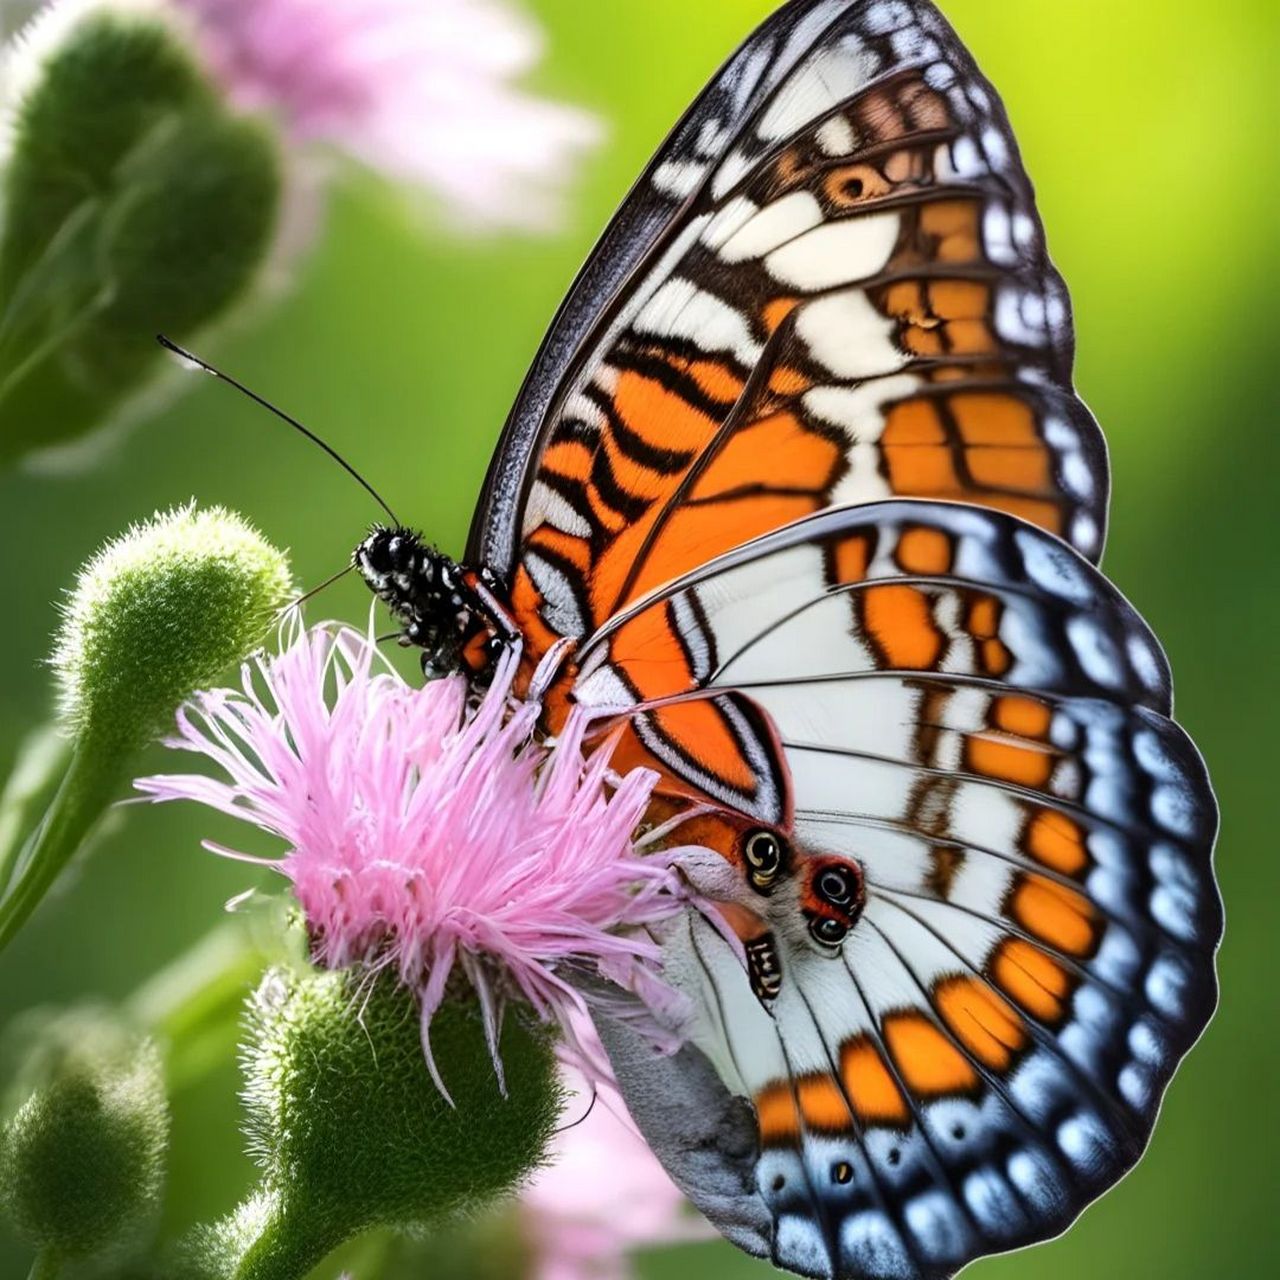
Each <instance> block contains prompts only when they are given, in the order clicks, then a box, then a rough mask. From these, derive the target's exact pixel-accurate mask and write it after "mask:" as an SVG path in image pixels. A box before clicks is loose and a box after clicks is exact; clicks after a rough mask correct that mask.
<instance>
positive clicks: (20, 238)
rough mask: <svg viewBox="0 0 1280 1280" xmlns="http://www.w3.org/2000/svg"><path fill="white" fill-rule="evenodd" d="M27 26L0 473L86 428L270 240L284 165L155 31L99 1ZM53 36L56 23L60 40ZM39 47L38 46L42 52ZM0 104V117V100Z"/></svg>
mask: <svg viewBox="0 0 1280 1280" xmlns="http://www.w3.org/2000/svg"><path fill="white" fill-rule="evenodd" d="M44 24H45V32H44V33H43V34H44V35H47V34H48V32H50V31H52V32H54V34H55V35H56V38H55V39H53V40H52V42H50V40H48V39H45V38H43V36H42V32H41V29H40V28H41V24H40V23H37V24H36V35H35V38H34V39H33V40H32V41H31V42H30V45H31V48H32V49H33V50H34V51H33V52H28V46H27V44H26V43H25V42H24V41H23V40H22V39H21V38H20V39H19V41H18V42H17V43H16V44H14V45H13V46H12V48H11V51H10V52H9V55H8V58H7V59H6V65H5V66H4V67H2V68H0V70H3V71H4V72H5V73H7V74H8V76H9V78H10V79H11V80H13V81H14V82H16V83H17V84H18V85H19V87H18V88H17V89H16V90H11V93H16V94H17V95H18V100H17V101H16V102H10V103H9V104H8V107H9V113H10V114H11V116H12V120H13V126H12V130H11V135H10V139H9V145H8V149H7V154H6V155H3V156H0V165H3V173H0V214H2V215H3V216H0V227H2V228H3V230H2V233H0V298H3V299H4V307H3V309H0V464H3V463H5V462H9V461H11V460H13V459H14V458H16V457H18V456H20V455H21V454H23V453H25V452H27V451H29V450H31V449H33V448H39V447H44V446H48V445H52V444H57V443H59V442H62V441H66V440H69V439H72V438H74V437H76V436H79V435H81V434H83V433H84V432H86V431H88V430H89V429H91V428H92V427H94V426H97V425H99V424H100V423H101V422H103V421H104V420H105V419H106V418H107V417H108V416H109V415H111V414H113V413H114V412H115V411H116V410H117V408H118V406H119V405H120V404H121V402H123V401H124V400H125V399H126V398H127V397H129V396H130V395H132V394H133V393H135V392H137V391H138V390H139V389H140V388H142V387H143V386H144V385H145V384H146V383H147V381H148V380H149V379H150V378H151V377H152V375H154V374H155V373H156V372H157V371H159V370H161V369H162V368H163V367H164V365H163V358H162V355H161V353H160V351H159V350H158V349H157V347H156V344H155V340H154V337H155V334H156V333H157V332H167V333H170V334H172V335H173V336H175V337H181V336H183V335H184V334H189V333H191V332H193V331H194V330H196V329H198V328H200V327H201V326H203V325H206V324H208V323H209V322H210V321H212V320H213V319H215V318H216V317H217V316H218V315H220V314H221V313H222V312H224V311H225V309H226V308H227V307H228V306H229V305H230V304H231V303H232V302H234V301H235V300H236V299H238V298H240V297H241V296H243V295H244V294H245V293H246V291H247V289H248V287H249V286H250V285H251V283H252V282H253V280H254V279H255V277H256V275H257V274H258V271H259V269H260V267H261V266H262V264H263V261H264V259H265V257H266V255H267V253H268V250H269V248H270V246H271V244H272V242H273V240H274V238H275V232H276V227H277V222H278V211H279V204H280V196H281V186H282V166H281V160H280V157H279V154H278V152H277V150H276V147H275V143H274V141H273V139H272V137H271V135H270V134H269V133H267V132H266V131H265V129H264V128H263V127H262V126H261V125H259V124H258V123H257V122H255V121H251V120H248V119H246V118H244V117H242V116H238V115H234V114H232V113H231V112H230V111H229V110H228V109H227V107H226V106H225V105H224V103H223V101H222V99H221V98H220V97H219V96H218V94H217V93H216V92H215V91H214V89H213V88H212V87H211V85H210V84H209V83H208V81H207V80H206V78H205V76H204V74H203V72H202V71H201V70H200V68H199V66H198V65H197V63H196V61H195V60H194V58H193V57H192V55H191V53H190V52H189V51H188V49H187V48H186V46H185V45H184V43H183V41H182V39H181V38H180V37H179V35H178V34H177V33H176V32H175V31H174V30H173V29H171V27H170V26H169V25H168V24H167V23H166V22H165V21H164V20H163V16H162V13H161V11H159V10H157V12H156V13H154V14H151V13H147V12H143V11H141V10H140V9H138V8H136V7H134V8H129V7H126V6H113V5H112V4H110V3H107V2H106V0H104V2H103V3H102V4H100V5H96V6H92V5H91V6H88V7H86V8H85V9H84V12H83V13H82V14H80V15H79V16H78V17H77V18H76V20H74V21H72V22H70V24H67V23H66V22H65V21H64V20H62V19H61V17H60V15H58V14H57V13H56V12H55V13H54V14H52V15H51V17H50V18H49V19H45V20H44ZM63 27H66V29H65V30H64V29H63ZM50 44H51V47H46V46H50ZM3 105H4V104H3V103H0V107H3Z"/></svg>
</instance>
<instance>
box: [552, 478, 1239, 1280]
mask: <svg viewBox="0 0 1280 1280" xmlns="http://www.w3.org/2000/svg"><path fill="white" fill-rule="evenodd" d="M875 601H879V602H880V603H875ZM646 619H648V620H649V622H648V623H646ZM653 620H660V621H661V625H662V626H664V627H672V628H685V629H692V628H696V629H697V631H698V634H697V635H683V636H680V637H679V638H678V643H677V645H676V648H678V649H679V651H681V652H684V653H689V654H698V655H700V657H699V658H698V659H697V661H696V662H686V663H685V665H683V666H682V665H681V664H679V663H675V662H671V661H666V662H663V661H661V660H660V651H658V650H655V649H653V648H651V647H650V646H639V647H633V646H630V645H629V643H628V629H629V628H633V627H639V628H640V629H641V630H644V628H645V627H646V625H649V624H651V623H652V622H653ZM801 637H804V638H803V640H801ZM646 655H654V656H656V657H658V658H659V660H658V661H656V662H654V663H653V664H652V665H651V666H650V668H649V669H648V670H647V671H645V672H643V673H641V675H640V678H639V679H638V680H637V679H635V678H633V675H632V673H631V670H630V668H631V666H633V665H635V664H636V663H637V662H639V663H644V662H645V661H646V660H647V659H646ZM664 681H665V684H664V683H663V682H664ZM641 684H643V686H644V694H643V698H642V699H637V706H636V709H635V711H634V715H635V716H636V717H637V718H638V719H639V720H640V722H641V724H643V722H644V719H645V717H648V716H652V715H654V714H656V713H657V712H658V711H660V710H661V709H662V708H663V707H666V706H691V705H695V704H698V703H703V704H710V705H712V706H714V705H716V704H717V703H718V702H720V701H721V700H723V699H725V698H728V697H733V698H734V699H738V700H740V701H741V700H745V702H747V703H749V704H750V705H751V706H752V707H753V708H754V713H755V716H756V718H757V721H758V722H759V724H760V725H761V726H763V727H762V728H760V729H759V730H758V732H757V733H756V734H755V736H754V738H753V741H754V743H755V745H756V748H757V749H758V750H760V751H761V752H765V753H769V752H776V753H777V755H778V757H779V759H780V761H781V762H782V763H781V765H780V767H779V772H780V774H781V776H783V777H784V778H786V779H787V780H788V783H789V787H790V793H789V795H788V796H787V798H786V802H785V806H784V807H785V812H786V819H785V821H786V823H787V826H786V830H787V833H788V835H789V837H790V839H791V840H792V841H793V843H794V846H795V849H796V851H797V861H798V863H799V865H800V867H801V868H803V865H804V862H805V860H806V859H813V858H832V857H834V858H838V859H843V860H848V861H850V862H852V863H855V864H856V865H858V866H859V867H860V868H861V871H862V874H863V876H864V877H865V890H866V905H865V908H864V910H863V911H862V914H861V917H860V918H859V919H858V921H857V923H856V924H855V925H854V926H853V928H852V929H851V930H850V932H849V934H848V936H847V938H846V939H845V940H844V942H843V944H842V945H841V946H840V947H839V948H838V949H837V950H835V951H832V950H830V949H824V948H821V947H817V946H814V945H812V944H811V943H810V941H809V939H808V937H807V936H806V935H805V934H804V932H803V930H797V929H794V928H792V929H790V931H788V926H787V923H786V920H787V917H786V916H784V915H779V916H773V917H768V918H769V919H770V921H771V924H772V927H773V930H774V940H775V943H776V945H777V948H778V961H779V964H780V967H781V974H782V981H781V984H780V989H779V991H778V994H777V995H776V996H775V997H772V998H769V999H761V998H760V997H759V995H758V993H757V992H756V991H755V990H753V988H752V986H751V983H750V981H749V977H748V974H747V973H746V972H745V971H744V968H743V965H742V963H741V960H740V959H739V956H738V955H737V954H736V953H735V951H734V949H733V948H731V947H730V946H729V945H728V944H727V943H726V942H725V940H724V937H723V935H722V933H721V932H720V931H719V930H717V929H715V928H713V927H711V926H710V925H709V924H708V923H707V922H706V921H705V920H703V919H700V918H698V917H690V918H689V919H687V920H686V921H685V922H683V923H682V925H681V926H680V928H678V929H677V930H675V931H674V932H673V933H672V935H671V937H669V938H668V939H667V940H666V947H667V966H668V972H669V973H671V974H673V975H676V976H677V977H678V978H679V980H680V981H681V982H682V984H683V985H684V986H685V987H686V989H687V990H688V991H689V993H690V994H691V995H692V997H693V999H694V1003H695V1005H696V1007H697V1008H698V1009H699V1010H700V1011H702V1012H701V1020H700V1024H699V1028H698V1034H697V1036H696V1043H697V1044H698V1046H699V1048H700V1050H701V1051H702V1052H703V1053H705V1054H706V1056H707V1059H708V1060H709V1061H710V1062H711V1063H712V1064H713V1065H714V1067H715V1069H716V1071H717V1073H718V1075H719V1077H720V1079H721V1080H722V1082H723V1083H724V1087H725V1091H726V1094H727V1095H728V1096H729V1097H730V1098H738V1099H745V1100H749V1101H750V1102H751V1104H752V1106H753V1108H754V1111H755V1115H756V1117H757V1129H758V1136H759V1142H760V1150H759V1158H758V1161H757V1163H756V1167H755V1173H756V1177H755V1185H754V1188H753V1190H754V1195H755V1196H756V1197H758V1199H759V1203H760V1205H763V1206H764V1208H765V1209H766V1211H767V1213H768V1215H769V1216H770V1218H771V1219H772V1221H773V1223H774V1229H773V1232H772V1234H771V1235H770V1236H769V1241H768V1243H769V1251H770V1252H771V1253H772V1256H773V1257H774V1260H775V1261H776V1262H778V1263H780V1264H782V1265H784V1266H787V1267H789V1268H791V1269H793V1270H798V1271H801V1272H805V1273H807V1274H813V1275H830V1276H848V1277H853V1276H886V1277H888V1276H904V1277H912V1276H928V1277H941V1276H947V1275H951V1274H953V1273H954V1272H955V1271H956V1270H957V1269H958V1268H959V1267H960V1266H962V1265H963V1264H964V1263H965V1262H967V1261H968V1260H970V1259H971V1258H973V1257H975V1256H978V1255H981V1254H984V1253H991V1252H998V1251H1001V1250H1004V1249H1008V1248H1012V1247H1015V1246H1017V1245H1021V1244H1026V1243H1029V1242H1032V1241H1034V1240H1038V1239H1043V1238H1045V1237H1046V1236H1049V1235H1052V1234H1056V1233H1057V1232H1058V1231H1060V1230H1062V1229H1063V1228H1064V1227H1065V1226H1066V1225H1067V1224H1068V1223H1069V1222H1070V1221H1071V1220H1072V1219H1073V1218H1074V1217H1075V1216H1076V1215H1077V1214H1078V1213H1079V1211H1080V1210H1081V1209H1082V1208H1083V1207H1084V1206H1085V1205H1086V1204H1087V1203H1089V1201H1091V1200H1092V1199H1094V1198H1095V1197H1096V1196H1097V1195H1099V1194H1101V1192H1102V1191H1104V1190H1105V1189H1106V1188H1107V1187H1108V1186H1110V1185H1111V1184H1112V1183H1113V1182H1115V1181H1116V1180H1117V1179H1118V1178H1119V1177H1120V1176H1121V1175H1122V1174H1123V1173H1124V1172H1125V1170H1127V1169H1128V1168H1129V1167H1130V1166H1131V1165H1132V1164H1133V1163H1134V1161H1135V1160H1136V1159H1137V1157H1138V1156H1139V1155H1140V1154H1141V1151H1142V1149H1143V1148H1144V1146H1145V1144H1146V1141H1147V1137H1148V1136H1149V1133H1150V1130H1151V1126H1152V1124H1153V1123H1154V1119H1155V1114H1156V1109H1157V1106H1158V1103H1159V1099H1160V1096H1161V1093H1162V1091H1163V1088H1164V1086H1165V1084H1166V1083H1167V1082H1168V1080H1169V1078H1170V1076H1171V1075H1172V1072H1173V1070H1174V1068H1175V1067H1176V1065H1177V1062H1178V1060H1179V1059H1180V1057H1181V1055H1182V1054H1183V1053H1184V1052H1185V1051H1186V1050H1187V1048H1189V1046H1190V1044H1191V1043H1192V1042H1193V1041H1194V1040H1195V1038H1196V1037H1197V1036H1198V1034H1199V1032H1200V1030H1201V1029H1202V1028H1203V1026H1204V1024H1205V1022H1206V1021H1207V1019H1208V1017H1209V1015H1210V1013H1211V1012H1212V1008H1213V1004H1214V999H1215V984H1214V973H1213V954H1214V949H1215V947H1216V943H1217V940H1218V937H1219V934H1220V929H1221V913H1220V906H1219V902H1218V898H1217V894H1216V890H1215V888H1214V884H1213V879H1212V871H1211V867H1210V852H1211V848H1212V841H1213V836H1214V831H1215V827H1216V811H1215V807H1214V802H1213V797H1212V793H1211V792H1210V790H1209V785H1208V781H1207V778H1206V776H1205V773H1204V769H1203V766H1202V764H1201V763H1200V760H1199V757H1198V755H1197V754H1196V752H1195V749H1194V747H1193V746H1192V745H1191V744H1190V742H1189V740H1188V739H1187V738H1186V736H1185V735H1184V734H1183V733H1182V731H1181V730H1180V729H1179V728H1178V727H1177V726H1176V725H1175V724H1174V723H1173V722H1172V721H1171V720H1170V719H1169V718H1168V715H1169V710H1170V704H1171V693H1170V683H1169V677H1168V670H1167V667H1166V665H1165V661H1164V658H1163V655H1162V654H1161V652H1160V650H1159V648H1158V646H1157V645H1156V643H1155V641H1154V639H1153V638H1152V636H1151V634H1150V632H1149V631H1148V630H1147V628H1146V627H1145V625H1144V624H1143V623H1142V621H1141V620H1140V619H1139V618H1138V617H1137V615H1136V614H1135V613H1134V612H1133V610H1132V609H1131V608H1130V607H1129V606H1128V604H1127V603H1126V602H1125V601H1124V600H1123V599H1122V598H1121V597H1120V596H1119V594H1118V593H1117V592H1116V591H1115V589H1114V588H1113V587H1111V586H1110V584H1108V583H1107V582H1106V580H1105V579H1104V578H1103V577H1102V576H1101V575H1100V574H1099V573H1098V572H1097V571H1096V570H1094V569H1093V568H1092V566H1090V565H1089V564H1088V563H1087V562H1086V561H1085V560H1084V559H1083V558H1081V557H1080V556H1079V555H1078V554H1076V553H1075V552H1073V551H1072V550H1071V549H1070V548H1068V547H1066V546H1065V544H1063V543H1061V542H1060V541H1058V540H1057V539H1055V538H1053V537H1051V536H1050V535H1047V534H1045V533H1043V532H1042V531H1039V530H1037V529H1034V528H1032V527H1031V526H1029V525H1027V524H1025V523H1024V522H1022V521H1019V520H1017V519H1014V518H1011V517H1009V516H1006V515H1003V514H1000V513H995V512H984V511H980V510H976V509H970V508H964V507H960V506H956V505H949V504H933V503H922V502H911V501H908V502H897V503H882V504H873V505H869V506H866V507H860V508H850V509H843V510H836V511H831V512H826V513H823V514H820V515H817V516H814V517H811V518H810V519H808V520H806V521H802V522H800V523H798V524H796V525H792V526H790V527H788V528H787V529H785V530H783V531H781V532H778V533H775V534H772V535H769V536H767V537H765V538H763V539H760V540H758V541H757V542H755V543H752V544H750V545H748V546H746V547H744V548H740V549H738V550H737V551H735V552H732V553H730V554H728V555H726V556H724V557H722V558H721V559H719V560H717V561H715V562H712V563H711V564H709V565H707V566H704V567H702V568H700V569H699V570H697V571H695V572H693V573H691V574H689V575H687V576H686V577H685V578H684V579H683V580H681V581H679V582H677V583H675V584H671V585H669V586H668V587H666V588H663V589H661V590H660V591H658V592H655V593H654V594H653V595H652V596H651V597H649V598H648V599H647V600H645V601H643V602H641V603H640V604H638V605H637V606H636V607H635V608H634V609H633V610H631V611H629V612H628V613H627V614H624V615H623V616H622V617H620V618H618V619H616V620H614V621H612V622H611V623H610V624H609V625H608V626H607V627H606V628H604V629H602V631H601V633H600V634H599V635H598V636H597V637H596V638H594V639H593V640H592V641H590V642H588V644H587V645H586V646H585V647H584V650H583V665H582V674H581V675H580V677H579V683H578V686H577V688H576V694H575V696H577V697H578V698H579V699H580V700H581V701H582V702H584V703H585V704H586V705H588V706H591V705H594V701H593V700H594V699H596V698H597V697H599V696H602V695H607V701H606V702H605V703H601V704H600V705H601V706H602V707H603V706H605V705H607V706H608V707H609V708H610V709H611V710H610V713H611V714H612V715H617V714H618V712H619V710H620V708H619V700H620V698H621V697H622V691H624V690H626V689H627V688H637V689H638V688H639V687H640V685H641ZM641 702H642V703H643V705H640V703H641ZM674 746H675V747H676V748H678V749H680V750H684V751H686V752H688V753H689V754H690V755H691V756H696V754H697V753H698V752H699V751H704V750H705V739H704V738H703V737H702V736H701V735H696V736H695V737H694V738H692V739H691V740H690V741H688V742H686V743H681V742H679V741H678V740H676V741H675V742H674ZM633 749H634V750H635V751H637V752H641V751H644V750H647V749H648V748H647V747H646V745H645V739H644V735H643V733H640V734H638V735H637V740H636V742H635V744H634V748H633ZM705 763H706V762H703V764H704V765H705ZM663 765H664V767H665V768H667V769H670V770H672V771H673V772H675V773H676V774H677V776H678V777H681V778H685V779H688V778H689V777H690V776H691V774H692V773H693V771H691V770H685V771H684V772H683V773H681V771H680V762H679V758H678V756H676V755H668V757H666V758H665V759H664V760H663ZM719 769H720V772H722V773H728V772H730V766H727V765H720V766H719ZM704 772H705V769H704ZM710 799H711V800H712V801H713V802H719V803H721V804H726V805H727V806H728V807H731V808H734V806H732V804H731V803H729V802H727V801H726V800H724V799H723V798H722V797H718V796H715V795H714V794H712V795H711V796H710ZM735 811H736V809H735ZM761 820H764V819H761ZM766 915H767V911H766ZM636 1070H637V1074H638V1076H643V1075H644V1074H645V1073H653V1072H660V1071H661V1070H662V1068H661V1067H660V1066H658V1065H655V1064H652V1063H650V1064H648V1065H644V1066H641V1067H639V1068H636ZM626 1071H627V1068H625V1067H624V1068H623V1081H622V1082H623V1086H624V1089H627V1088H628V1087H629V1086H628V1080H627V1078H626ZM669 1084H670V1088H671V1090H672V1091H673V1093H672V1096H676V1095H678V1083H677V1082H676V1081H674V1080H672V1081H670V1082H669ZM642 1122H643V1118H642ZM666 1127H667V1128H668V1129H670V1128H675V1127H678V1124H677V1122H675V1121H674V1120H672V1121H669V1122H668V1123H667V1125H666ZM654 1140H655V1141H656V1142H657V1143H658V1144H659V1148H658V1149H659V1151H660V1154H661V1153H662V1145H661V1144H662V1142H663V1140H664V1135H662V1134H659V1135H658V1136H657V1137H656V1138H655V1139H654ZM666 1140H667V1141H668V1142H669V1141H670V1139H669V1136H667V1137H666ZM674 1163H675V1164H676V1166H677V1167H676V1169H675V1170H674V1171H675V1172H676V1173H677V1174H679V1172H680V1169H679V1167H678V1166H679V1163H680V1162H679V1157H678V1156H677V1158H676V1159H675V1161H674ZM690 1190H691V1194H693V1195H694V1198H695V1200H697V1198H698V1194H697V1189H696V1188H690ZM751 1207H754V1208H758V1207H759V1206H758V1205H757V1206H751ZM734 1214H735V1215H736V1217H737V1218H743V1219H749V1218H750V1209H749V1208H748V1207H747V1206H746V1205H745V1204H738V1205H737V1207H736V1208H735V1209H734Z"/></svg>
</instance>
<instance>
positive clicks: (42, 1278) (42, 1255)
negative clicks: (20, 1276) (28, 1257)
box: [27, 1249, 62, 1280]
mask: <svg viewBox="0 0 1280 1280" xmlns="http://www.w3.org/2000/svg"><path fill="white" fill-rule="evenodd" d="M61 1273H62V1259H61V1258H59V1257H58V1255H57V1254H56V1253H54V1251H53V1250H52V1249H41V1250H40V1252H39V1253H38V1254H36V1260H35V1261H34V1262H33V1263H32V1264H31V1270H30V1272H28V1274H27V1280H57V1277H58V1276H59V1275H60V1274H61Z"/></svg>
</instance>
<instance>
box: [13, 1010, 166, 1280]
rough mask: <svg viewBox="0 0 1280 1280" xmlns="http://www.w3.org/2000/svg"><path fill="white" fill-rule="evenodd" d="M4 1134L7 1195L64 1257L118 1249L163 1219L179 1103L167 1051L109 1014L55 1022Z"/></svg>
mask: <svg viewBox="0 0 1280 1280" xmlns="http://www.w3.org/2000/svg"><path fill="white" fill-rule="evenodd" d="M17 1092H18V1093H19V1095H20V1096H23V1100H22V1101H21V1103H20V1104H19V1105H18V1107H17V1110H16V1111H15V1112H14V1114H13V1116H12V1118H11V1119H10V1120H9V1121H8V1123H7V1124H6V1125H5V1128H4V1132H3V1138H2V1139H0V1200H2V1201H3V1205H4V1208H5V1210H6V1212H7V1213H8V1214H9V1216H10V1217H11V1218H12V1220H13V1223H14V1226H15V1227H16V1228H17V1230H18V1233H19V1234H20V1235H21V1236H22V1237H23V1239H25V1240H26V1241H27V1242H28V1243H29V1244H31V1245H33V1246H34V1247H35V1248H36V1249H38V1250H39V1251H40V1252H41V1255H42V1258H43V1259H44V1260H45V1263H46V1266H45V1271H47V1272H48V1273H50V1274H52V1273H53V1271H54V1269H55V1266H56V1264H57V1263H61V1262H63V1261H66V1262H76V1261H80V1260H84V1259H88V1258H91V1257H92V1258H94V1259H95V1260H97V1261H101V1260H102V1259H103V1258H104V1257H105V1258H111V1257H115V1258H119V1257H120V1255H121V1254H122V1253H123V1252H125V1251H127V1250H128V1248H129V1247H130V1246H131V1245H136V1244H137V1243H139V1241H140V1239H141V1237H142V1236H143V1234H144V1232H145V1230H146V1228H148V1227H149V1226H151V1225H152V1224H153V1222H154V1218H155V1214H156V1211H157V1209H158V1207H159V1202H160V1193H161V1190H162V1188H163V1185H164V1163H165V1155H166V1151H167V1148H168V1141H169V1109H168V1103H167V1101H166V1098H165V1090H164V1080H163V1073H162V1070H161V1065H160V1055H159V1053H158V1052H157V1050H156V1048H155V1046H154V1045H153V1044H152V1043H151V1042H150V1041H146V1040H142V1039H140V1038H139V1037H137V1036H135V1035H134V1034H132V1033H131V1032H128V1031H126V1030H125V1029H124V1028H122V1027H121V1026H120V1025H119V1024H117V1023H115V1022H114V1021H112V1020H110V1019H109V1018H107V1017H106V1016H105V1015H103V1014H96V1013H77V1014H72V1015H66V1016H64V1017H62V1018H60V1019H58V1020H57V1021H56V1022H54V1023H52V1024H51V1025H49V1027H48V1028H47V1029H46V1030H45V1032H44V1034H42V1035H41V1036H39V1037H38V1038H37V1042H36V1046H35V1048H34V1049H33V1051H32V1052H31V1055H30V1058H29V1061H28V1062H27V1064H26V1066H25V1069H24V1070H23V1071H22V1073H21V1075H20V1085H19V1086H18V1089H17Z"/></svg>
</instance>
